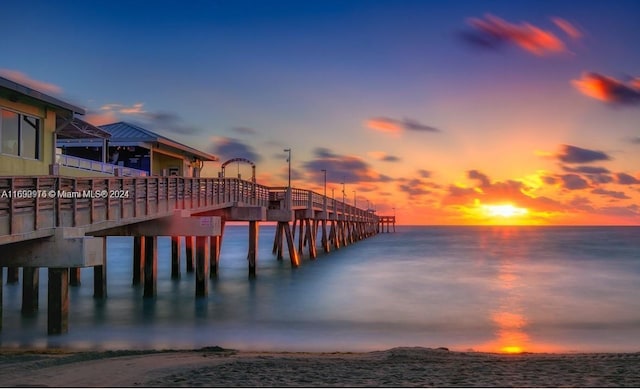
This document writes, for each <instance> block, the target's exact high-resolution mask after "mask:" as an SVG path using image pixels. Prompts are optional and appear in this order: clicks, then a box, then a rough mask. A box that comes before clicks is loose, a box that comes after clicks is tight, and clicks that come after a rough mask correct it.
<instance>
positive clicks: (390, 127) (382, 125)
mask: <svg viewBox="0 0 640 390" xmlns="http://www.w3.org/2000/svg"><path fill="white" fill-rule="evenodd" d="M367 127H368V128H370V129H372V130H378V131H382V132H385V133H399V132H400V130H402V127H400V125H399V124H398V122H397V121H396V120H395V119H390V118H372V119H369V120H368V121H367Z"/></svg>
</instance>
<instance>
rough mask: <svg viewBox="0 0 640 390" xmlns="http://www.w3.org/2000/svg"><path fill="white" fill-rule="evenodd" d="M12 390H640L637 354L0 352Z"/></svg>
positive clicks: (0, 379)
mask: <svg viewBox="0 0 640 390" xmlns="http://www.w3.org/2000/svg"><path fill="white" fill-rule="evenodd" d="M0 383H2V386H5V387H23V386H27V387H39V386H50V387H51V386H52V387H122V386H124V387H134V386H144V387H176V386H179V387H184V386H187V387H258V386H259V387H327V386H329V387H336V386H339V387H354V386H365V387H379V386H385V387H640V352H635V353H558V354H557V353H518V354H503V353H489V352H456V351H449V350H447V349H446V348H435V349H432V348H423V347H397V348H392V349H388V350H384V351H374V352H269V351H243V350H234V349H226V348H221V347H205V348H200V349H192V350H118V351H84V352H83V351H72V350H65V349H54V350H33V349H30V350H29V349H0Z"/></svg>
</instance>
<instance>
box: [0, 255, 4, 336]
mask: <svg viewBox="0 0 640 390" xmlns="http://www.w3.org/2000/svg"><path fill="white" fill-rule="evenodd" d="M3 273H4V268H2V267H0V330H2V302H3V298H2V290H4V280H3V279H4V275H3Z"/></svg>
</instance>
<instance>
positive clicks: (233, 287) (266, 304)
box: [0, 226, 640, 352]
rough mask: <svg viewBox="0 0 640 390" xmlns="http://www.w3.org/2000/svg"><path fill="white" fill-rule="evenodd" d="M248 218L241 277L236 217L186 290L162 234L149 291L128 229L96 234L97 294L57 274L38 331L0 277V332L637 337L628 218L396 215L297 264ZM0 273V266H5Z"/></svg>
mask: <svg viewBox="0 0 640 390" xmlns="http://www.w3.org/2000/svg"><path fill="white" fill-rule="evenodd" d="M274 230H275V229H274V228H273V227H271V226H263V227H261V229H260V244H259V245H260V246H259V258H258V271H257V272H258V277H257V279H255V280H249V278H248V277H247V262H246V254H247V246H248V245H247V241H248V231H247V228H246V227H245V226H229V227H228V228H227V229H226V230H225V237H224V242H223V245H222V256H221V261H220V275H219V277H218V279H217V280H211V281H210V284H209V295H208V297H206V298H200V299H195V297H194V296H195V282H194V279H195V276H194V274H192V273H189V274H188V273H186V272H185V270H184V261H183V263H182V266H183V269H182V277H181V279H180V280H179V281H173V280H171V278H170V272H171V271H170V269H171V266H170V258H169V253H170V252H169V247H170V242H169V239H168V238H161V239H160V243H159V250H160V252H159V259H158V260H159V261H158V285H157V291H158V295H157V298H155V299H143V298H142V288H141V287H132V286H131V278H132V259H131V258H132V239H131V238H129V237H116V238H109V241H108V298H107V299H106V300H94V299H93V298H92V294H93V272H92V270H91V269H84V270H83V273H82V285H81V286H80V287H70V314H69V333H68V334H66V335H62V336H46V329H47V310H46V307H47V274H46V270H44V269H42V270H41V271H40V272H41V273H40V310H39V312H38V314H36V315H35V316H32V317H23V316H21V314H20V301H21V295H22V279H21V282H20V285H6V284H5V286H4V327H3V329H2V331H1V332H0V345H2V346H5V347H9V346H29V347H36V348H44V347H74V348H86V349H107V348H192V347H203V346H212V345H219V346H222V347H227V348H238V349H245V350H289V351H371V350H378V349H386V348H392V347H396V346H425V347H441V346H443V347H448V348H450V349H453V350H460V351H465V350H476V351H501V350H502V351H530V352H543V351H547V352H576V351H579V352H637V351H640V299H639V292H640V227H620V228H617V227H604V228H599V227H398V228H397V232H396V233H390V234H379V235H377V236H375V237H372V238H369V239H367V240H364V241H361V242H358V243H356V244H354V245H350V246H348V247H345V248H341V249H340V250H338V251H334V252H332V253H330V254H328V255H325V254H324V253H322V251H319V256H318V259H316V260H313V261H312V260H309V259H307V258H306V252H305V258H304V259H303V262H302V265H301V266H300V267H299V268H298V269H291V266H290V263H289V261H288V259H287V255H286V253H285V260H283V261H278V260H276V258H275V256H274V255H272V254H271V246H272V243H273V236H274ZM5 278H6V271H5Z"/></svg>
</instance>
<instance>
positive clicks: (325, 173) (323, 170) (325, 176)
mask: <svg viewBox="0 0 640 390" xmlns="http://www.w3.org/2000/svg"><path fill="white" fill-rule="evenodd" d="M320 171H321V172H323V173H324V197H325V199H326V198H327V170H326V169H321V170H320Z"/></svg>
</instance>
